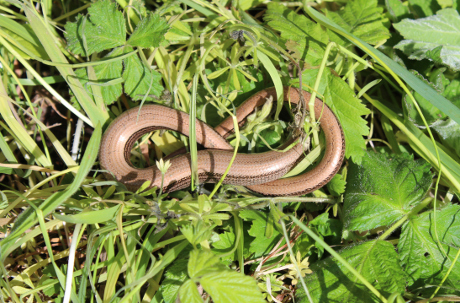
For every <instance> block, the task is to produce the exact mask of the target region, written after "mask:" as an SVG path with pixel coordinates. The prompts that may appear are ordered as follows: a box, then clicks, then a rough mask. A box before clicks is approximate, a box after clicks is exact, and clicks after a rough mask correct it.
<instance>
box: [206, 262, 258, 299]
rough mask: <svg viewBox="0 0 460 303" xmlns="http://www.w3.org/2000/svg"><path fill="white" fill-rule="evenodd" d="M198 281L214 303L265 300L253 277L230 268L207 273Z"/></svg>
mask: <svg viewBox="0 0 460 303" xmlns="http://www.w3.org/2000/svg"><path fill="white" fill-rule="evenodd" d="M200 283H201V286H203V288H204V290H205V291H206V292H207V293H208V294H209V295H210V296H211V298H212V300H213V302H215V303H239V302H241V303H246V302H251V303H257V302H260V303H263V302H265V300H264V299H263V297H262V293H261V292H260V289H259V287H258V286H257V284H256V280H254V278H252V277H250V276H245V275H244V274H242V273H238V272H235V271H232V270H224V271H219V272H214V273H210V274H207V275H206V276H204V277H203V278H201V279H200Z"/></svg>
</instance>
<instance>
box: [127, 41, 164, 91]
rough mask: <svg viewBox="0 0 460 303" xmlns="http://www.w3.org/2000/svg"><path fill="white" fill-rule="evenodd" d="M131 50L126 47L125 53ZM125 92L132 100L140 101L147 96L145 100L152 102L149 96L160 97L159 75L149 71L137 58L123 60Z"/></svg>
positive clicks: (161, 89) (161, 88)
mask: <svg viewBox="0 0 460 303" xmlns="http://www.w3.org/2000/svg"><path fill="white" fill-rule="evenodd" d="M130 51H132V49H131V48H130V47H126V52H130ZM124 63H125V70H124V71H123V79H124V80H125V92H126V93H127V94H128V95H129V96H130V97H131V98H133V99H134V100H142V99H143V98H144V96H145V95H146V94H147V95H148V96H149V97H148V98H147V100H152V99H153V98H152V97H151V95H155V96H160V95H161V93H162V91H163V87H162V86H161V84H160V80H161V75H160V73H158V72H157V71H154V70H150V68H148V67H147V66H146V65H144V63H142V62H141V60H140V59H139V57H138V56H130V57H128V58H126V59H125V60H124Z"/></svg>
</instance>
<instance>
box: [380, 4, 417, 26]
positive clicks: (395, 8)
mask: <svg viewBox="0 0 460 303" xmlns="http://www.w3.org/2000/svg"><path fill="white" fill-rule="evenodd" d="M385 6H386V8H387V11H388V13H389V14H390V17H391V19H392V21H394V22H398V21H401V20H402V19H404V18H409V17H410V16H411V14H410V12H409V8H408V7H407V6H405V5H404V4H402V3H401V1H399V0H386V1H385Z"/></svg>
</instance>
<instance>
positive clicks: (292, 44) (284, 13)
mask: <svg viewBox="0 0 460 303" xmlns="http://www.w3.org/2000/svg"><path fill="white" fill-rule="evenodd" d="M267 7H268V10H267V12H266V14H265V17H264V19H265V20H266V21H268V25H270V26H271V27H272V28H273V29H275V30H277V31H279V32H280V33H281V37H282V38H283V39H285V41H286V47H287V48H288V49H289V50H290V51H292V52H294V54H293V55H294V57H295V58H298V59H301V60H304V61H305V62H307V63H309V64H310V65H312V66H316V65H319V64H320V63H321V61H322V60H323V57H324V49H325V47H326V45H327V43H328V42H329V40H328V36H327V33H326V31H325V30H324V29H323V28H322V27H321V26H320V25H319V24H316V23H314V22H313V21H311V20H309V19H308V18H307V17H305V16H303V15H299V14H297V13H296V12H294V11H293V10H290V9H288V8H286V6H284V5H281V4H278V3H275V2H271V3H269V4H268V5H267Z"/></svg>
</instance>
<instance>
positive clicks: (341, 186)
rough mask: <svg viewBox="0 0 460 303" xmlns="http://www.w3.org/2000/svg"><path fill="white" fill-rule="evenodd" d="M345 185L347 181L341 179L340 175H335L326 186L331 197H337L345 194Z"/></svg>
mask: <svg viewBox="0 0 460 303" xmlns="http://www.w3.org/2000/svg"><path fill="white" fill-rule="evenodd" d="M346 185H347V181H345V180H344V179H343V176H342V175H340V174H336V175H335V176H334V177H333V178H332V179H331V181H330V182H329V183H328V184H327V189H329V191H330V192H331V193H332V195H334V196H336V197H338V196H340V195H341V194H343V193H344V192H345V186H346Z"/></svg>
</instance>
